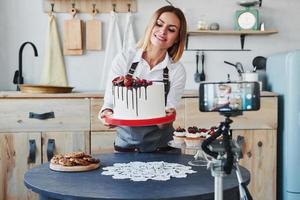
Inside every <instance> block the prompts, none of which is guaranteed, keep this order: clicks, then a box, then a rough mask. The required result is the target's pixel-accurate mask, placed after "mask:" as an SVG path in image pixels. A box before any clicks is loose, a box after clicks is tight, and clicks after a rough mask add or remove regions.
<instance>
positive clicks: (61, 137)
mask: <svg viewBox="0 0 300 200" xmlns="http://www.w3.org/2000/svg"><path fill="white" fill-rule="evenodd" d="M53 143H54V148H53V151H52V152H53V155H56V154H65V153H68V152H72V151H84V152H86V153H90V135H89V132H88V131H78V132H76V131H74V132H43V133H42V146H43V163H46V162H49V160H48V156H47V152H48V153H49V150H50V154H51V149H52V148H51V145H53Z"/></svg>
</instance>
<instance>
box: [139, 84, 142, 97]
mask: <svg viewBox="0 0 300 200" xmlns="http://www.w3.org/2000/svg"><path fill="white" fill-rule="evenodd" d="M141 97H142V88H141V87H139V98H141Z"/></svg>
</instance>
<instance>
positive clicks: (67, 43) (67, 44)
mask: <svg viewBox="0 0 300 200" xmlns="http://www.w3.org/2000/svg"><path fill="white" fill-rule="evenodd" d="M79 22H80V27H81V28H80V29H78V24H76V25H75V26H76V28H75V30H76V31H80V33H79V32H77V33H76V34H74V35H75V36H74V35H73V33H71V34H69V32H72V31H75V30H72V26H71V25H70V24H69V23H68V24H67V25H66V27H65V26H64V45H63V46H64V55H75V56H76V55H82V54H83V49H82V35H83V34H82V31H83V21H82V20H79ZM65 28H66V29H65ZM65 30H66V32H67V33H65ZM79 35H80V41H79ZM72 38H74V41H73V39H72ZM73 42H74V44H72V43H73ZM79 43H80V44H79ZM70 48H73V49H70ZM74 48H78V49H74Z"/></svg>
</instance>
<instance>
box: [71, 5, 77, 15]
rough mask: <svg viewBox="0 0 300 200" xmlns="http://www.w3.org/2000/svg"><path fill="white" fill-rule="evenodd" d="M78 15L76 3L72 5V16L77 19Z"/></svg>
mask: <svg viewBox="0 0 300 200" xmlns="http://www.w3.org/2000/svg"><path fill="white" fill-rule="evenodd" d="M76 13H77V10H76V8H75V3H72V9H71V15H72V16H73V18H74V17H75V15H76Z"/></svg>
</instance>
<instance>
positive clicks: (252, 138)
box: [184, 92, 278, 200]
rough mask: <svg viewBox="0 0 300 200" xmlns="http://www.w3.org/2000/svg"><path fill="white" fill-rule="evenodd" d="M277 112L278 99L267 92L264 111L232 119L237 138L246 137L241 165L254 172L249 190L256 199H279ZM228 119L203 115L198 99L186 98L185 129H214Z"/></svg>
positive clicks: (234, 136) (250, 112) (264, 96)
mask: <svg viewBox="0 0 300 200" xmlns="http://www.w3.org/2000/svg"><path fill="white" fill-rule="evenodd" d="M277 112H278V108H277V96H276V95H275V94H273V93H268V92H263V93H262V95H261V108H260V110H258V111H249V112H244V113H243V115H242V116H238V117H232V118H231V119H232V120H233V123H232V124H230V126H231V129H232V131H233V138H236V137H237V136H238V135H241V136H244V138H245V144H244V147H243V155H244V158H243V159H241V161H240V164H241V165H242V166H244V167H246V168H247V169H248V170H249V171H250V173H251V180H250V184H249V186H248V189H249V190H250V193H251V194H252V196H253V199H264V200H274V199H276V179H277V172H276V170H277V167H276V161H277V120H278V119H277ZM224 119H225V118H224V116H221V115H220V114H219V113H213V112H209V113H203V112H200V111H199V110H198V98H197V97H196V96H194V97H189V98H185V124H184V125H185V127H189V126H194V125H196V126H197V127H201V128H210V127H211V126H218V125H219V123H220V122H221V121H224ZM233 173H234V172H233Z"/></svg>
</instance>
